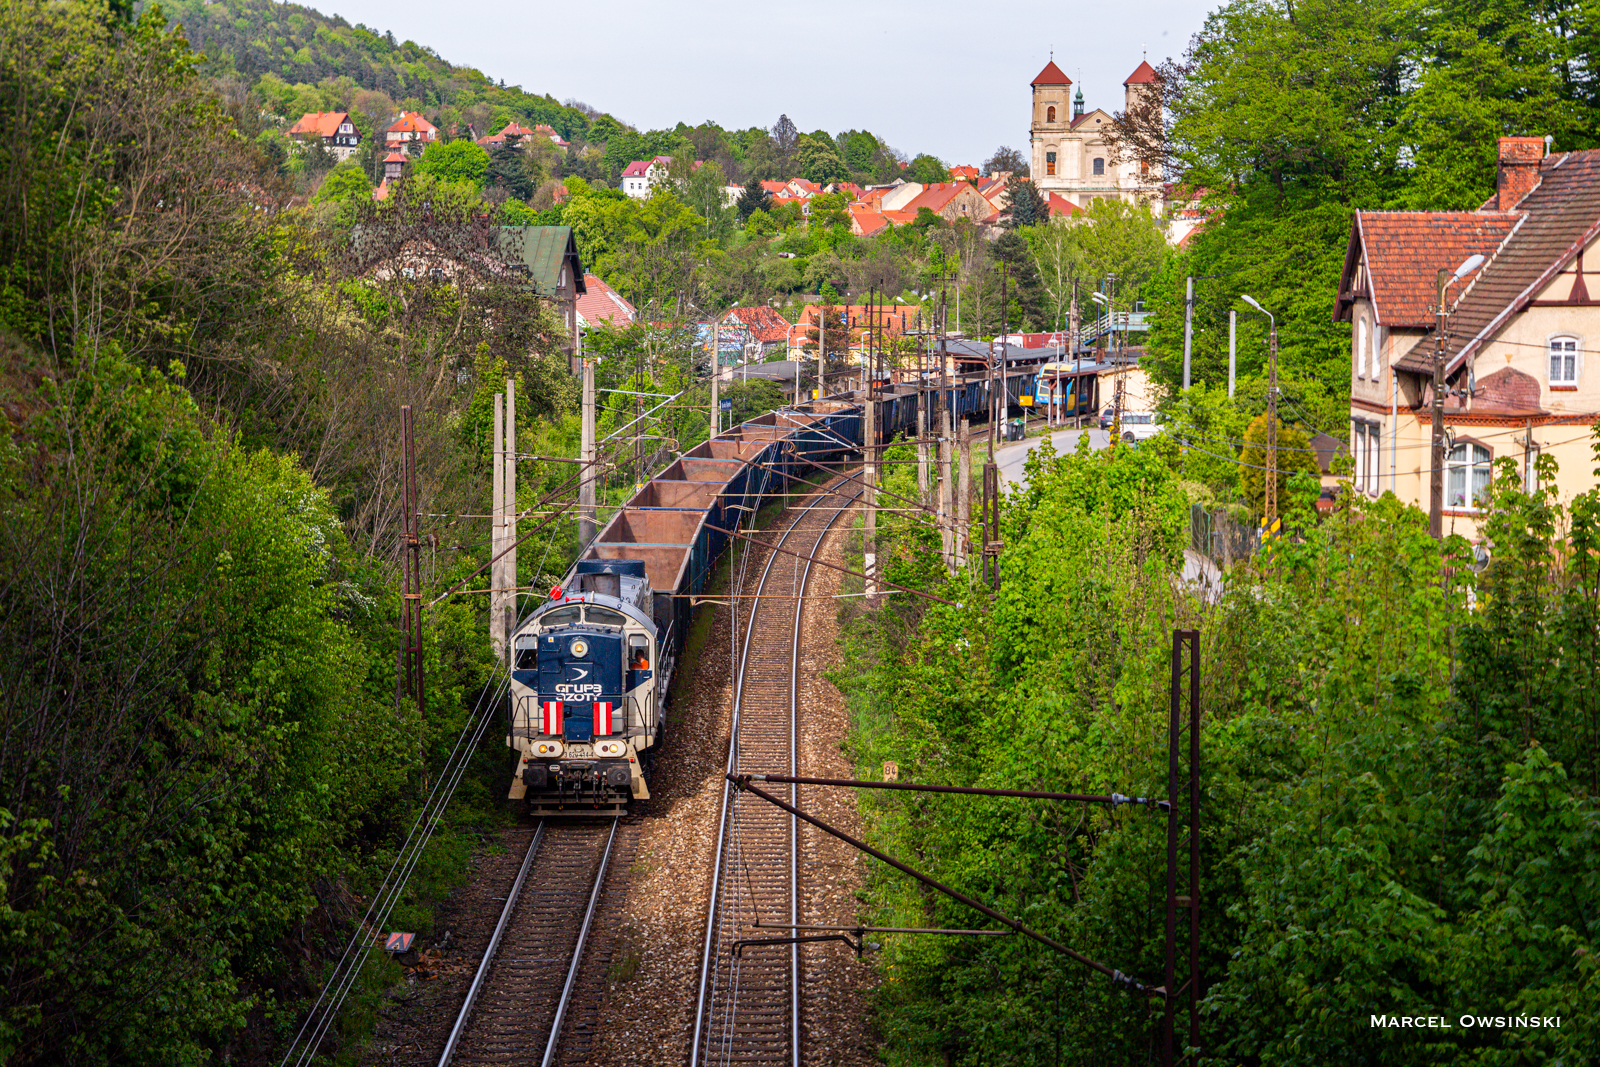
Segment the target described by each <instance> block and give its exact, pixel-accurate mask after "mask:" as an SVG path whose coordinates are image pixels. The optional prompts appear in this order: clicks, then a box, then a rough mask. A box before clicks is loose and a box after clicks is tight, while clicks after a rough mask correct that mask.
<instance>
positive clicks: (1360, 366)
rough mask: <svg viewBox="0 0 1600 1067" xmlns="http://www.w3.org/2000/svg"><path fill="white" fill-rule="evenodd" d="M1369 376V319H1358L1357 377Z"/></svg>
mask: <svg viewBox="0 0 1600 1067" xmlns="http://www.w3.org/2000/svg"><path fill="white" fill-rule="evenodd" d="M1366 376H1367V317H1366V316H1365V315H1362V316H1361V317H1360V318H1358V319H1356V377H1357V378H1365V377H1366Z"/></svg>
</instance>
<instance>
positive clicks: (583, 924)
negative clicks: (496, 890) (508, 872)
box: [439, 817, 620, 1067]
mask: <svg viewBox="0 0 1600 1067" xmlns="http://www.w3.org/2000/svg"><path fill="white" fill-rule="evenodd" d="M619 822H620V819H618V818H616V817H611V818H605V819H603V820H594V821H591V820H583V821H581V822H580V821H576V820H573V821H568V820H565V819H562V820H555V819H545V820H541V821H540V823H539V825H538V828H537V829H536V830H535V831H534V835H533V841H532V842H531V843H530V844H529V845H528V853H527V855H526V856H525V857H524V859H523V861H522V867H521V869H520V870H519V871H518V872H517V878H516V881H515V882H514V883H513V884H512V887H511V891H510V892H509V893H507V894H506V903H505V907H504V908H503V909H501V912H500V921H499V923H498V924H497V925H496V926H495V930H494V934H493V935H492V936H491V937H490V940H489V947H488V949H487V950H486V951H485V952H484V955H483V960H482V962H481V963H480V964H479V965H478V970H477V973H476V974H474V975H473V979H472V985H471V986H470V987H469V988H468V990H467V996H466V999H465V1000H464V1001H463V1002H462V1005H461V1011H460V1013H459V1014H458V1015H457V1017H456V1023H455V1026H454V1028H453V1029H452V1030H451V1031H450V1037H449V1038H448V1039H447V1040H446V1042H445V1047H444V1053H443V1055H441V1056H440V1057H439V1067H446V1065H450V1064H453V1065H456V1067H469V1065H478V1064H507V1063H517V1064H528V1063H538V1064H540V1065H541V1067H550V1065H551V1064H553V1063H555V1062H556V1049H557V1044H558V1040H559V1038H560V1037H561V1034H562V1029H563V1027H562V1024H563V1021H564V1020H565V1019H566V1017H567V1009H568V1006H569V1004H570V1003H571V1000H572V992H573V988H574V986H575V984H576V983H577V980H578V973H579V969H580V967H581V965H582V963H583V956H584V946H585V944H586V943H587V942H588V939H589V931H590V927H591V926H592V924H593V920H594V913H595V909H596V907H597V906H598V904H599V901H600V892H601V889H602V887H603V886H604V885H605V881H606V872H607V869H608V867H609V865H610V861H611V858H612V855H613V852H614V849H615V846H616V843H617V827H618V823H619Z"/></svg>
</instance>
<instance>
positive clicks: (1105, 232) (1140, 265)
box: [1074, 197, 1171, 306]
mask: <svg viewBox="0 0 1600 1067" xmlns="http://www.w3.org/2000/svg"><path fill="white" fill-rule="evenodd" d="M1074 237H1075V238H1076V241H1077V244H1078V247H1079V248H1080V249H1081V250H1082V256H1083V260H1082V262H1083V269H1084V277H1085V278H1087V279H1090V280H1091V281H1093V282H1094V283H1095V284H1098V280H1099V279H1102V278H1104V277H1106V276H1107V275H1108V274H1115V275H1116V276H1117V293H1116V296H1117V300H1118V302H1119V303H1125V304H1126V305H1128V306H1132V303H1133V301H1135V300H1137V299H1139V297H1140V290H1141V289H1142V288H1143V286H1144V284H1145V283H1146V282H1147V281H1149V280H1150V278H1151V277H1152V276H1153V275H1154V274H1155V273H1156V271H1157V270H1158V269H1159V268H1160V267H1161V264H1162V263H1163V261H1165V259H1166V258H1167V256H1168V255H1169V254H1170V252H1171V249H1170V246H1168V244H1167V239H1166V235H1165V233H1164V232H1163V231H1162V226H1161V220H1159V219H1158V218H1156V216H1155V214H1154V213H1153V212H1152V211H1151V210H1150V205H1149V204H1147V203H1145V202H1144V201H1136V202H1133V203H1130V202H1128V201H1126V200H1120V199H1115V198H1112V197H1096V198H1095V199H1094V200H1093V201H1092V202H1091V203H1090V204H1089V206H1088V207H1087V208H1085V209H1084V212H1083V216H1082V222H1081V223H1080V224H1079V225H1078V226H1077V227H1075V228H1074Z"/></svg>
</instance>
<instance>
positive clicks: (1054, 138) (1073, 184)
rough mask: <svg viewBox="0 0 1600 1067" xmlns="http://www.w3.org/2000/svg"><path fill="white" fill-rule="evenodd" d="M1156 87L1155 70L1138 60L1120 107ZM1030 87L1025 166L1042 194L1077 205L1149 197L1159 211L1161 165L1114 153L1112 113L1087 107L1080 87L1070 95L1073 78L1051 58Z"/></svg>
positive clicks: (1133, 103)
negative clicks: (1027, 145) (1026, 165)
mask: <svg viewBox="0 0 1600 1067" xmlns="http://www.w3.org/2000/svg"><path fill="white" fill-rule="evenodd" d="M1160 85H1161V79H1160V76H1159V75H1158V74H1157V73H1156V71H1155V68H1153V67H1152V66H1150V64H1149V63H1148V62H1146V61H1140V63H1139V65H1138V66H1137V67H1135V68H1134V71H1133V73H1132V74H1129V75H1128V77H1127V78H1126V79H1124V80H1123V83H1122V89H1123V108H1124V110H1125V111H1126V110H1130V109H1132V108H1134V107H1135V106H1137V105H1138V104H1140V103H1141V102H1144V101H1146V100H1148V99H1149V98H1150V94H1153V93H1159V92H1160ZM1032 90H1033V120H1032V123H1031V124H1030V133H1029V150H1030V156H1029V166H1030V168H1031V169H1030V174H1031V176H1032V178H1033V182H1034V184H1035V185H1036V186H1038V188H1039V191H1040V192H1041V193H1045V194H1049V193H1051V192H1055V193H1059V194H1060V195H1061V196H1063V197H1065V198H1066V199H1068V200H1071V201H1072V202H1073V203H1074V204H1076V205H1077V206H1079V207H1086V206H1088V203H1089V201H1091V200H1094V199H1096V198H1099V197H1115V198H1118V199H1121V200H1136V199H1137V200H1149V201H1151V202H1152V203H1153V204H1154V205H1155V207H1156V209H1157V213H1158V214H1159V213H1160V208H1161V205H1160V200H1161V189H1162V184H1161V183H1162V176H1161V174H1160V172H1159V169H1158V168H1156V169H1153V168H1151V167H1150V166H1147V165H1146V164H1145V163H1143V162H1140V161H1134V160H1119V159H1118V158H1117V157H1116V153H1114V152H1113V151H1112V150H1111V141H1110V138H1109V137H1108V136H1107V134H1108V133H1109V132H1110V130H1111V127H1112V123H1113V122H1114V121H1115V116H1114V115H1113V114H1112V113H1111V112H1110V111H1107V110H1105V109H1103V108H1095V109H1094V110H1092V111H1086V110H1085V109H1084V99H1083V89H1082V88H1081V87H1080V88H1079V89H1078V90H1077V92H1076V93H1073V92H1072V79H1071V78H1069V77H1067V76H1066V74H1065V73H1063V72H1062V70H1061V68H1060V67H1058V66H1056V64H1055V62H1054V60H1052V61H1051V62H1049V63H1048V64H1046V65H1045V68H1044V69H1043V70H1041V71H1040V72H1039V74H1038V76H1037V77H1035V78H1034V79H1033V82H1032Z"/></svg>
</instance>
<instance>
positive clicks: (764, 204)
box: [735, 178, 772, 222]
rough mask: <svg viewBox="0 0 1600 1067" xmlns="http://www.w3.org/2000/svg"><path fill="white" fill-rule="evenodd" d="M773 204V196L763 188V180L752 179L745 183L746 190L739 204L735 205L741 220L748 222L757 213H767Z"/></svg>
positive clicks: (740, 195)
mask: <svg viewBox="0 0 1600 1067" xmlns="http://www.w3.org/2000/svg"><path fill="white" fill-rule="evenodd" d="M771 204H772V194H771V193H769V192H767V191H766V190H765V189H763V188H762V187H761V179H759V178H751V179H750V180H749V181H747V182H745V183H744V189H743V190H742V191H741V192H740V193H739V202H738V203H737V204H736V205H735V207H736V208H737V209H738V212H739V220H740V221H741V222H744V221H747V220H748V219H749V218H750V216H751V215H752V214H754V213H755V212H757V211H760V212H763V213H764V212H765V211H766V210H767V208H768V207H770V206H771Z"/></svg>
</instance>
